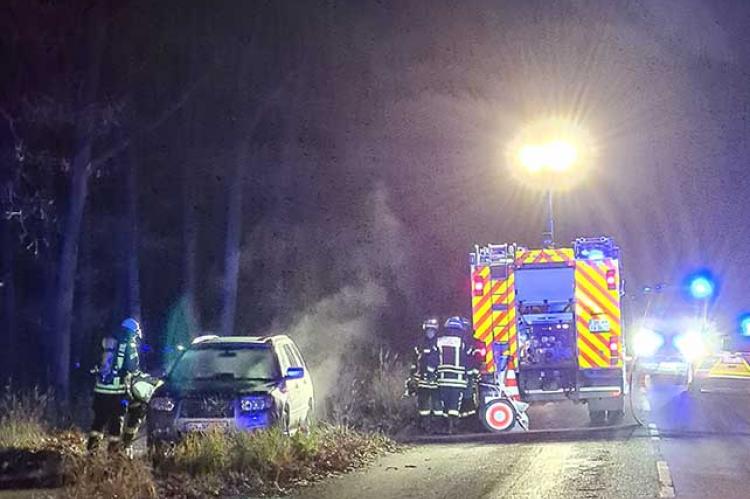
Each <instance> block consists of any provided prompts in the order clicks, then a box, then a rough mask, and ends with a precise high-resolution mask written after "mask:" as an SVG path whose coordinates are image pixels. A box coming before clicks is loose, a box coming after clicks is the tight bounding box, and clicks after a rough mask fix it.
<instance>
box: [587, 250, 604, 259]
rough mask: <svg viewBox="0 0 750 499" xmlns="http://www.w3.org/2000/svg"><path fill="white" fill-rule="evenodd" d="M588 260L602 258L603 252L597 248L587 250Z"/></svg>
mask: <svg viewBox="0 0 750 499" xmlns="http://www.w3.org/2000/svg"><path fill="white" fill-rule="evenodd" d="M588 253H589V254H588V259H589V260H604V252H603V251H602V250H599V249H592V250H590V251H589V252H588Z"/></svg>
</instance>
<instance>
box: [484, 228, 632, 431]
mask: <svg viewBox="0 0 750 499" xmlns="http://www.w3.org/2000/svg"><path fill="white" fill-rule="evenodd" d="M470 263H471V288H472V299H471V305H472V322H473V330H474V332H473V334H474V338H475V340H478V341H477V343H478V344H481V343H483V344H484V347H485V348H484V349H483V351H482V354H483V357H484V358H483V360H484V365H483V369H482V378H481V381H480V383H479V393H478V398H479V403H480V406H481V410H480V417H481V418H482V422H483V423H484V425H485V427H486V428H487V429H489V430H490V431H497V432H501V431H508V430H510V429H511V428H513V427H514V426H515V424H516V423H520V426H522V427H524V426H525V429H527V428H528V418H527V416H526V415H525V410H526V407H528V404H533V403H536V402H553V401H563V400H572V401H575V402H580V403H585V404H587V406H588V411H589V416H590V419H591V421H592V422H593V423H597V424H601V423H603V422H604V421H605V420H608V421H609V422H610V423H616V422H618V421H619V420H621V419H622V417H623V415H624V396H625V394H626V390H627V384H626V382H625V362H624V345H625V342H624V337H623V327H622V314H621V297H622V294H623V286H622V283H623V281H622V279H621V265H620V250H619V248H618V247H617V246H616V245H615V242H614V241H613V240H612V239H611V238H609V237H596V238H579V239H577V240H576V241H575V242H574V243H573V245H572V247H567V248H543V249H527V248H523V247H520V246H518V245H515V244H489V245H487V246H479V245H476V246H475V247H474V251H473V252H472V253H471V254H470Z"/></svg>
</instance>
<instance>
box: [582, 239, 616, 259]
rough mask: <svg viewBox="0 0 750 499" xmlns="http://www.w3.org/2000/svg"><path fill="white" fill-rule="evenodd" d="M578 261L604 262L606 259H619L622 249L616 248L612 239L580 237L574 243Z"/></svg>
mask: <svg viewBox="0 0 750 499" xmlns="http://www.w3.org/2000/svg"><path fill="white" fill-rule="evenodd" d="M573 251H574V252H575V257H576V259H580V260H603V259H605V258H619V256H620V248H618V247H617V246H615V242H614V240H613V239H612V238H611V237H606V236H602V237H579V238H578V239H576V240H575V242H574V243H573Z"/></svg>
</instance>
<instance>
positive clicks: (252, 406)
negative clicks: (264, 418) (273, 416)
mask: <svg viewBox="0 0 750 499" xmlns="http://www.w3.org/2000/svg"><path fill="white" fill-rule="evenodd" d="M272 404H273V403H272V401H271V397H270V396H268V395H251V396H248V397H242V398H241V399H240V410H241V411H242V412H259V411H265V410H266V409H270V408H271V406H272Z"/></svg>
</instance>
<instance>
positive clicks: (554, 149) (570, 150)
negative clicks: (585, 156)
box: [518, 140, 578, 173]
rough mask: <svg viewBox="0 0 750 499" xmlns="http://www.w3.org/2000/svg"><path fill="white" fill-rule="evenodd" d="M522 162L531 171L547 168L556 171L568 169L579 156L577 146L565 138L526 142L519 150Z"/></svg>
mask: <svg viewBox="0 0 750 499" xmlns="http://www.w3.org/2000/svg"><path fill="white" fill-rule="evenodd" d="M518 154H519V158H518V159H519V160H520V161H521V164H522V165H523V166H524V167H525V168H526V169H527V170H529V171H530V172H533V173H536V172H539V171H541V170H544V169H547V170H550V171H555V172H562V171H565V170H568V169H569V168H570V167H572V166H573V164H574V163H575V160H576V158H577V157H578V152H577V151H576V147H575V146H574V145H573V144H571V143H570V142H567V141H565V140H555V141H553V142H548V143H546V144H526V145H524V146H522V147H521V150H520V151H519V153H518Z"/></svg>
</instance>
